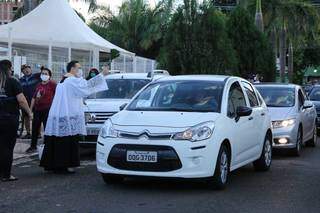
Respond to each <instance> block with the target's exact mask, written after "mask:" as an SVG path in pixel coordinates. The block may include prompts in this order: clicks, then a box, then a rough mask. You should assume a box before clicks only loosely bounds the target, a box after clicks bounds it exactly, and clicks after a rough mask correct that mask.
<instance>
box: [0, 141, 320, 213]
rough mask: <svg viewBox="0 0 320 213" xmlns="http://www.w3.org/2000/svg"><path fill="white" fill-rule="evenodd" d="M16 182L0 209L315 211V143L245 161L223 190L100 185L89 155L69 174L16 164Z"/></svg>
mask: <svg viewBox="0 0 320 213" xmlns="http://www.w3.org/2000/svg"><path fill="white" fill-rule="evenodd" d="M13 172H14V174H15V175H17V176H18V177H19V178H20V180H19V181H18V182H14V183H1V182H0V212H1V213H2V212H5V213H7V212H9V213H10V212H14V213H18V212H37V213H38V212H59V213H61V212H108V213H112V212H117V213H118V212H119V213H120V212H128V213H150V212H152V213H157V212H174V213H176V212H177V213H179V212H183V213H188V212H192V213H197V212H208V213H209V212H210V213H214V212H219V213H220V212H272V213H275V212H281V213H284V212H290V213H291V212H293V213H294V212H299V213H301V212H303V213H304V212H307V213H312V212H315V213H319V212H320V146H318V147H317V148H306V149H304V150H303V153H302V156H301V157H299V158H296V157H289V156H285V155H283V154H282V153H280V154H279V153H278V155H277V156H276V157H275V159H274V161H273V165H272V169H271V170H270V171H269V172H266V173H257V172H255V171H254V170H253V167H252V166H251V165H248V166H246V167H245V168H242V169H240V170H237V171H235V172H233V173H232V175H231V178H230V182H229V185H228V187H227V189H226V190H224V191H212V190H209V189H206V186H205V184H203V183H201V182H193V181H172V180H171V181H168V180H161V181H159V180H136V179H129V180H127V181H125V182H124V183H123V184H120V185H105V184H104V182H103V181H102V178H101V177H100V175H99V174H98V173H97V172H96V168H95V163H94V160H93V157H91V159H90V158H89V159H88V158H87V157H86V158H85V159H84V161H83V162H82V166H81V167H80V168H79V169H78V172H77V173H76V174H74V175H57V174H51V173H44V172H43V171H42V170H41V169H40V168H39V167H38V162H37V161H33V162H29V163H24V164H20V165H17V166H15V167H14V169H13Z"/></svg>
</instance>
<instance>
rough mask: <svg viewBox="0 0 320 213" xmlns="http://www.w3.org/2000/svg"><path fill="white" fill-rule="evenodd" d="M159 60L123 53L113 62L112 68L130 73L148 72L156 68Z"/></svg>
mask: <svg viewBox="0 0 320 213" xmlns="http://www.w3.org/2000/svg"><path fill="white" fill-rule="evenodd" d="M156 67H157V62H156V61H155V60H152V59H148V58H143V57H139V56H124V55H121V56H119V57H118V58H116V59H114V60H113V61H112V62H111V69H112V70H120V71H123V72H128V73H147V72H151V71H152V70H154V69H156Z"/></svg>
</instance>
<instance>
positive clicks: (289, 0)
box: [244, 0, 319, 81]
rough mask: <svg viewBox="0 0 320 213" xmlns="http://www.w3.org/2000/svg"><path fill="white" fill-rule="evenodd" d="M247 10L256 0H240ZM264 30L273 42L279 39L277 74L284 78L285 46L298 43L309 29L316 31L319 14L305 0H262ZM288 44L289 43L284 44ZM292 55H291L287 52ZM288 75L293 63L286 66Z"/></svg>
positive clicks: (251, 7) (295, 45) (253, 6)
mask: <svg viewBox="0 0 320 213" xmlns="http://www.w3.org/2000/svg"><path fill="white" fill-rule="evenodd" d="M244 1H246V2H247V5H248V7H249V9H250V10H252V11H254V9H255V8H256V0H244ZM261 7H262V11H263V15H264V16H263V19H264V24H265V30H266V33H267V34H268V36H269V38H270V39H274V40H271V43H272V44H273V45H274V48H275V52H278V50H277V49H276V46H277V45H276V44H277V43H278V42H277V40H278V41H279V52H280V54H279V56H280V76H281V78H282V81H283V80H284V74H285V67H286V54H287V46H289V47H290V48H291V47H292V49H291V51H289V52H290V54H293V52H294V49H295V47H299V45H301V43H302V41H303V37H304V36H305V35H306V34H307V33H308V32H310V31H317V28H318V25H317V22H318V20H319V16H318V13H317V10H316V8H315V7H314V6H312V5H311V4H310V2H309V1H307V0H264V1H262V4H261ZM288 44H289V45H288ZM289 58H291V59H293V56H291V55H290V56H289ZM288 68H290V70H288V73H289V78H290V80H291V79H292V74H293V66H289V67H288Z"/></svg>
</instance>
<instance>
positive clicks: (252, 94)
mask: <svg viewBox="0 0 320 213" xmlns="http://www.w3.org/2000/svg"><path fill="white" fill-rule="evenodd" d="M242 85H243V87H244V89H245V91H246V94H247V95H248V98H249V102H250V106H251V107H257V106H259V102H258V99H257V96H256V94H255V92H254V89H253V87H252V86H251V85H250V84H248V83H247V82H244V81H243V82H242Z"/></svg>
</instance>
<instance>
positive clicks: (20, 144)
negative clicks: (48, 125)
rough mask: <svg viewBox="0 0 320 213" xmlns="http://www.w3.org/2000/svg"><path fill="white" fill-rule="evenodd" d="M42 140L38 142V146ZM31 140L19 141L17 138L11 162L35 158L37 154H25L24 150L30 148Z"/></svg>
mask: <svg viewBox="0 0 320 213" xmlns="http://www.w3.org/2000/svg"><path fill="white" fill-rule="evenodd" d="M42 142H43V139H39V140H38V144H41V143H42ZM30 143H31V139H21V138H17V143H16V146H15V147H14V151H13V160H14V161H17V160H19V159H22V158H31V157H34V156H37V155H38V153H31V154H27V153H26V150H27V149H28V148H29V147H30Z"/></svg>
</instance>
